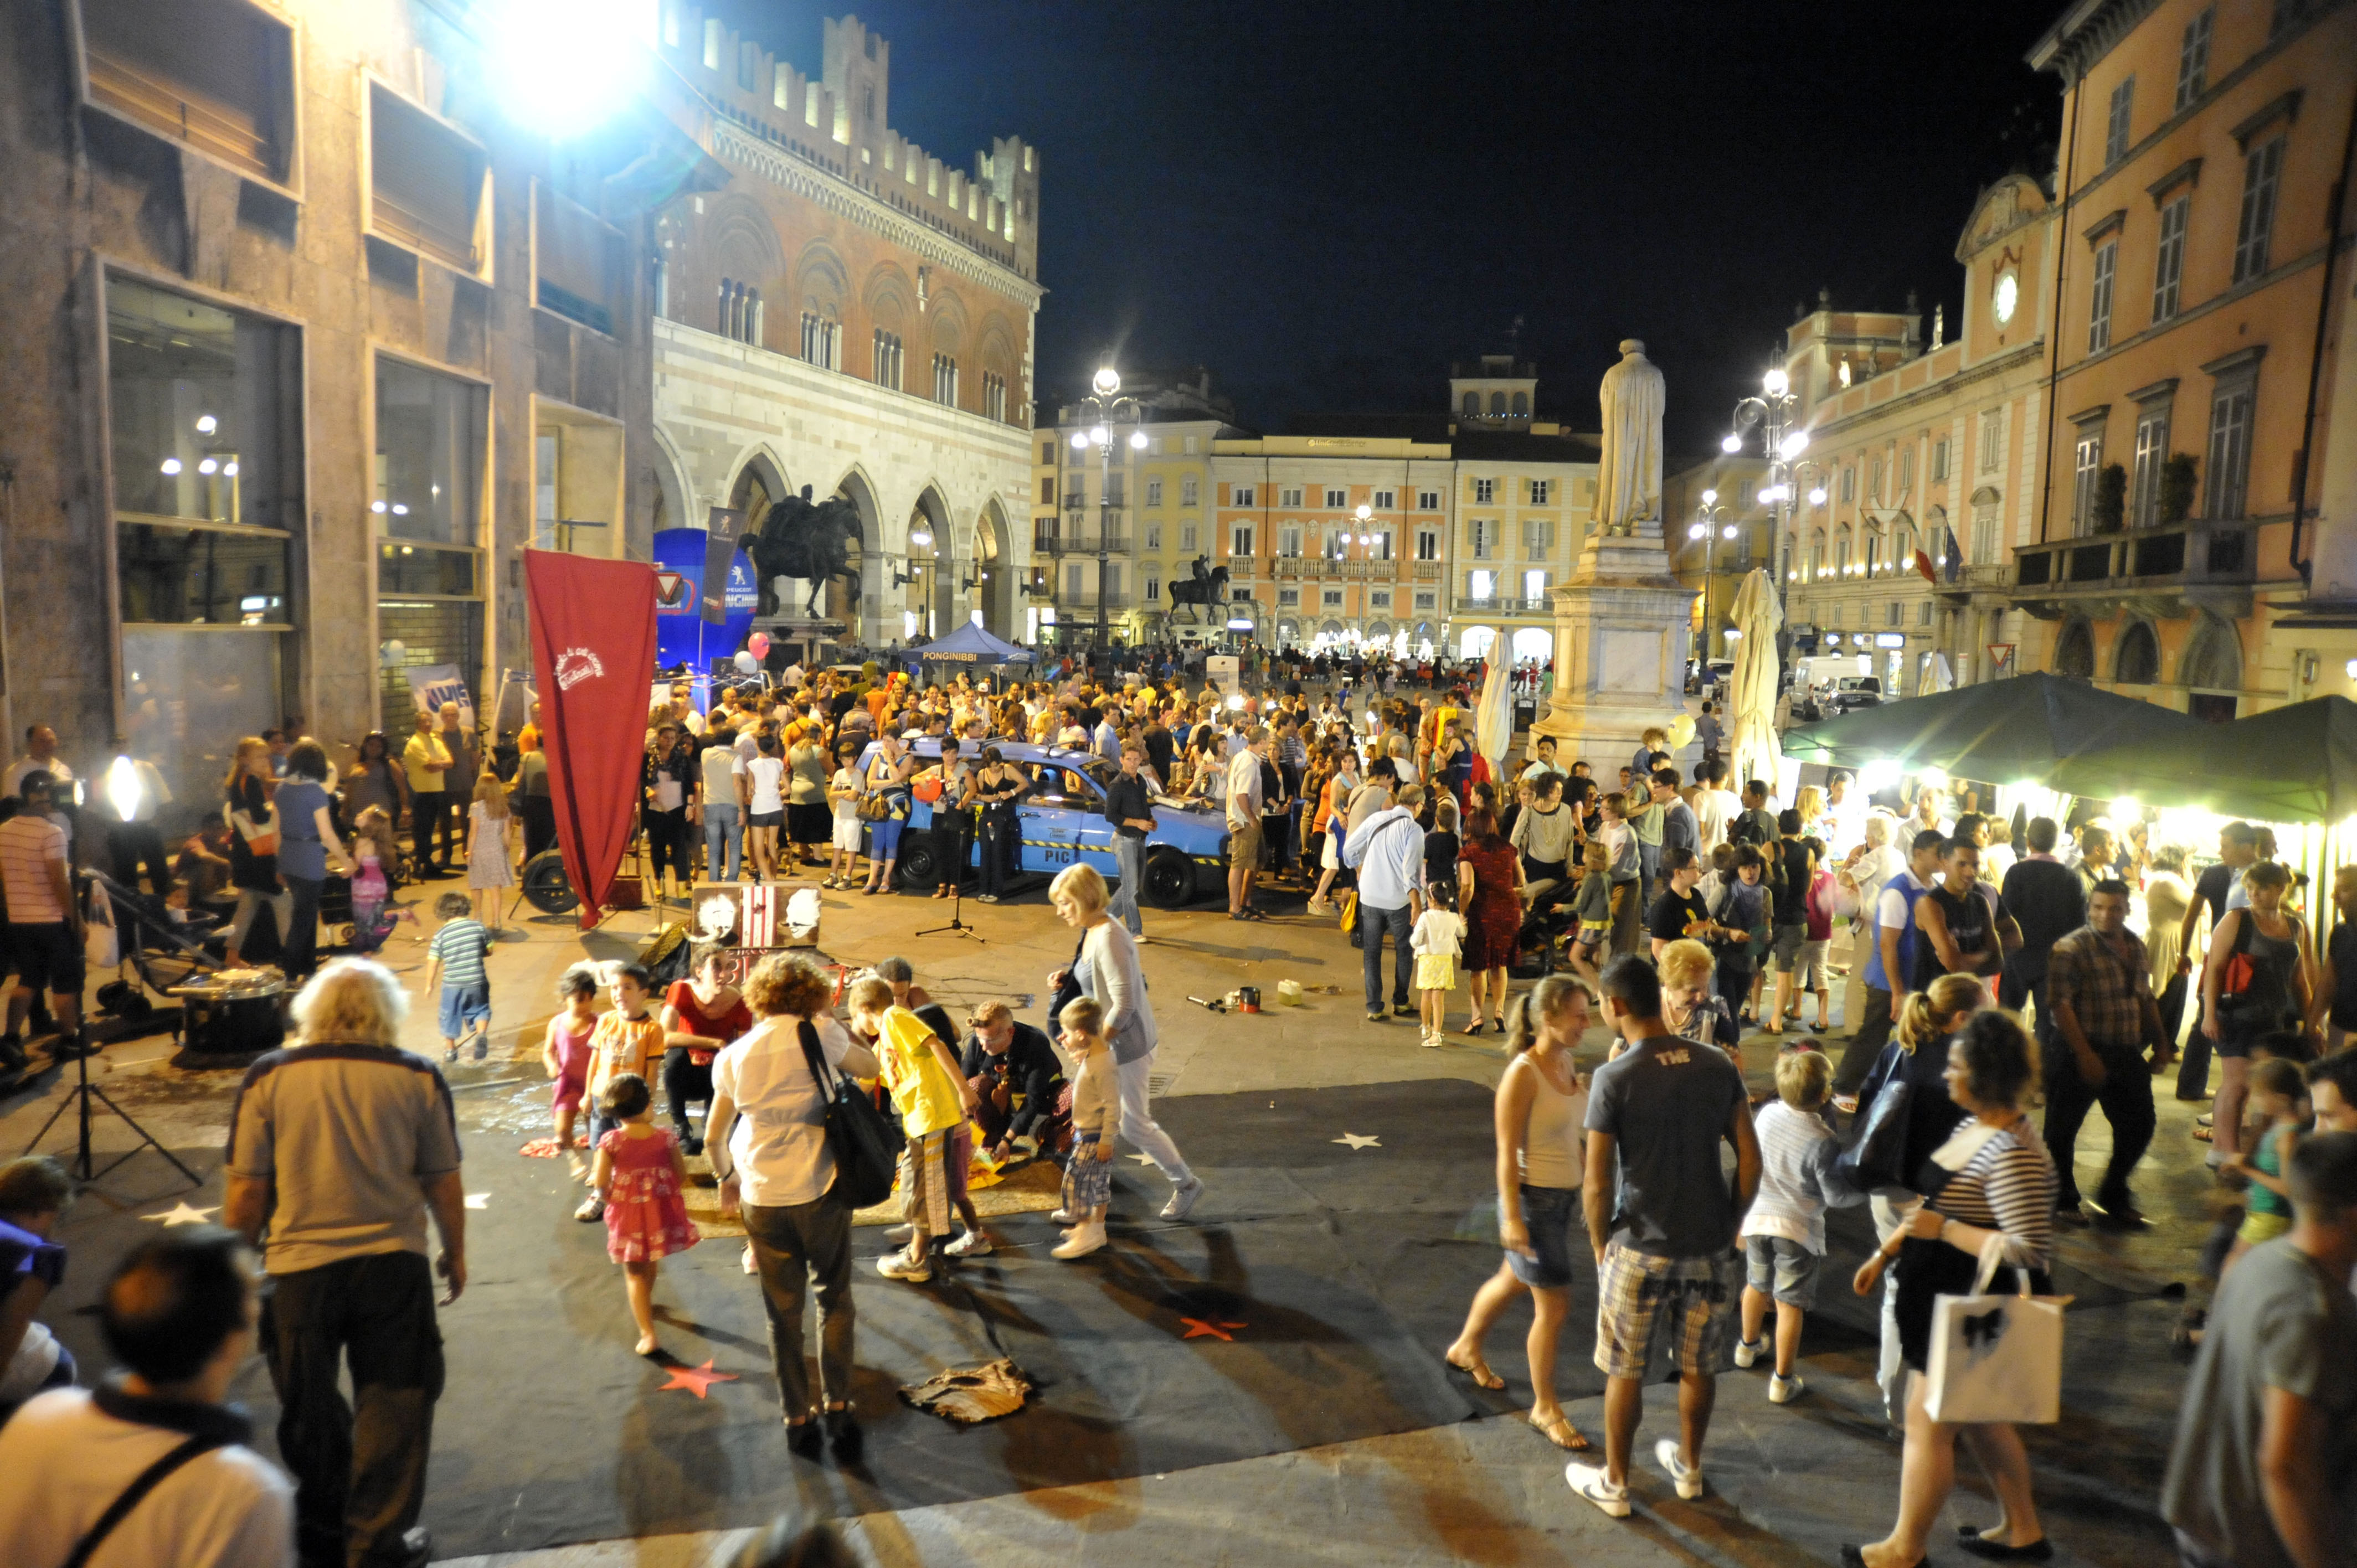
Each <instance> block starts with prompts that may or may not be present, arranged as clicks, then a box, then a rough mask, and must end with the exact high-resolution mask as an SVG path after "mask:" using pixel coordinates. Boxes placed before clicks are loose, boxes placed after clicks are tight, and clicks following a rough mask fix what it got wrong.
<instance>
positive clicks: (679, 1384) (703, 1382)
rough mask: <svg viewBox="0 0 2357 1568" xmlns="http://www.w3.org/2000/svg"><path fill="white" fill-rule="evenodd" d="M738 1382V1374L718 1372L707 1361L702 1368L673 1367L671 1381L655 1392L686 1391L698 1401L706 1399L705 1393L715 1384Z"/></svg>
mask: <svg viewBox="0 0 2357 1568" xmlns="http://www.w3.org/2000/svg"><path fill="white" fill-rule="evenodd" d="M736 1380H737V1374H736V1373H734V1372H716V1371H714V1370H713V1369H712V1363H711V1362H709V1361H706V1362H705V1363H704V1365H702V1366H701V1367H673V1369H671V1381H669V1382H667V1383H665V1384H664V1385H663V1386H662V1388H659V1389H657V1390H656V1391H655V1392H657V1393H659V1394H660V1393H668V1392H670V1391H672V1390H673V1389H686V1390H689V1391H691V1392H693V1393H694V1395H695V1397H696V1398H697V1399H702V1398H704V1397H705V1392H704V1391H705V1390H706V1389H708V1388H710V1387H711V1386H712V1385H713V1384H715V1383H733V1382H735V1381H736Z"/></svg>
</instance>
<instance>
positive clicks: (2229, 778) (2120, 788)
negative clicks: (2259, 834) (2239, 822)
mask: <svg viewBox="0 0 2357 1568" xmlns="http://www.w3.org/2000/svg"><path fill="white" fill-rule="evenodd" d="M2194 728H2195V729H2196V730H2197V731H2198V732H2200V733H2198V734H2195V735H2192V736H2171V735H2156V736H2145V737H2141V738H2136V739H2121V740H2117V741H2111V742H2106V743H2105V744H2104V745H2102V746H2098V747H2095V748H2093V749H2091V750H2085V751H2081V752H2079V753H2077V754H2076V755H2074V756H2072V757H2070V758H2069V759H2068V760H2067V761H2066V762H2064V764H2063V765H2062V766H2061V768H2059V769H2057V771H2056V774H2055V779H2054V783H2055V787H2056V788H2057V789H2067V790H2070V791H2071V792H2072V793H2073V794H2080V795H2094V796H2101V797H2113V796H2119V795H2133V796H2135V797H2136V799H2137V800H2143V801H2146V802H2147V803H2149V804H2152V805H2160V806H2187V807H2200V808H2203V809H2205V810H2208V811H2215V812H2217V813H2219V814H2220V815H2221V816H2229V817H2250V818H2255V819H2256V820H2258V821H2260V822H2326V823H2339V822H2345V821H2347V820H2348V819H2349V818H2350V817H2352V816H2357V703H2352V702H2351V701H2350V700H2349V699H2348V698H2346V697H2318V698H2316V699H2314V700H2313V701H2311V702H2306V703H2292V704H2291V705H2290V706H2289V707H2283V708H2272V709H2269V710H2268V711H2267V712H2266V713H2264V714H2254V715H2252V716H2251V717H2249V718H2246V719H2237V720H2235V721H2234V722H2233V724H2231V725H2198V724H2197V725H2194Z"/></svg>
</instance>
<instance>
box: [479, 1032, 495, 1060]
mask: <svg viewBox="0 0 2357 1568" xmlns="http://www.w3.org/2000/svg"><path fill="white" fill-rule="evenodd" d="M490 1054H491V1032H490V1030H489V1029H486V1030H484V1031H483V1032H482V1033H481V1034H479V1035H477V1036H475V1059H476V1060H477V1061H481V1060H482V1059H483V1058H485V1057H488V1056H490Z"/></svg>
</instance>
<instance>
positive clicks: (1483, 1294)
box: [1447, 974, 1590, 1450]
mask: <svg viewBox="0 0 2357 1568" xmlns="http://www.w3.org/2000/svg"><path fill="white" fill-rule="evenodd" d="M1589 1021H1590V1020H1589V1004H1588V992H1587V986H1586V985H1585V984H1583V983H1581V982H1579V981H1578V980H1576V979H1574V978H1573V977H1572V976H1570V975H1567V974H1556V975H1550V976H1549V977H1548V978H1546V979H1544V980H1543V981H1541V982H1539V983H1538V984H1537V985H1536V986H1535V987H1534V988H1533V990H1532V991H1531V992H1530V993H1529V994H1528V995H1527V996H1524V997H1522V998H1520V999H1519V1000H1517V1002H1516V1003H1515V1004H1514V1011H1513V1015H1512V1020H1511V1022H1510V1023H1509V1025H1508V1030H1507V1036H1506V1045H1507V1049H1508V1052H1509V1054H1510V1056H1511V1058H1512V1059H1511V1060H1510V1061H1508V1062H1507V1064H1506V1072H1505V1076H1504V1077H1503V1078H1501V1079H1499V1080H1498V1100H1497V1127H1498V1238H1499V1240H1501V1242H1503V1243H1504V1245H1505V1249H1506V1258H1505V1262H1503V1263H1501V1265H1500V1266H1499V1269H1498V1272H1497V1273H1495V1274H1494V1275H1492V1276H1491V1278H1490V1279H1488V1280H1487V1281H1485V1282H1483V1283H1482V1286H1481V1288H1480V1290H1479V1291H1478V1292H1476V1293H1475V1294H1474V1296H1473V1305H1472V1307H1471V1309H1470V1310H1469V1311H1468V1312H1467V1313H1466V1315H1465V1326H1464V1328H1463V1329H1462V1330H1460V1331H1459V1332H1458V1336H1457V1342H1456V1343H1455V1344H1453V1345H1451V1346H1450V1347H1449V1348H1448V1355H1447V1360H1448V1364H1449V1365H1450V1366H1451V1367H1454V1368H1456V1369H1458V1371H1460V1372H1463V1373H1465V1374H1466V1375H1467V1376H1469V1377H1470V1378H1471V1379H1472V1380H1474V1382H1475V1383H1477V1384H1479V1385H1480V1387H1482V1388H1485V1389H1501V1388H1504V1387H1505V1386H1506V1382H1505V1380H1504V1379H1503V1378H1501V1377H1499V1376H1498V1375H1497V1374H1496V1373H1495V1372H1493V1371H1491V1369H1490V1364H1489V1363H1488V1362H1487V1361H1485V1360H1483V1359H1481V1341H1482V1340H1483V1338H1484V1337H1487V1336H1488V1334H1489V1332H1490V1326H1491V1324H1493V1323H1495V1322H1496V1321H1497V1319H1498V1315H1499V1314H1500V1313H1501V1312H1503V1311H1505V1309H1506V1307H1507V1305H1508V1304H1510V1303H1511V1302H1512V1300H1513V1299H1514V1298H1515V1297H1516V1296H1518V1295H1520V1294H1523V1292H1524V1291H1528V1292H1529V1293H1530V1295H1531V1304H1532V1308H1533V1316H1532V1319H1531V1332H1530V1338H1529V1341H1528V1344H1527V1347H1526V1348H1527V1351H1528V1354H1529V1357H1530V1367H1531V1384H1532V1388H1531V1413H1530V1423H1531V1424H1532V1425H1533V1426H1534V1427H1536V1428H1537V1429H1538V1430H1539V1431H1540V1432H1541V1433H1542V1434H1544V1435H1545V1437H1546V1439H1547V1441H1549V1442H1551V1443H1553V1444H1555V1446H1556V1447H1558V1448H1569V1449H1575V1450H1577V1449H1582V1448H1586V1447H1587V1439H1586V1438H1585V1437H1582V1436H1581V1435H1580V1434H1579V1432H1578V1430H1577V1428H1575V1427H1574V1426H1573V1425H1572V1424H1571V1423H1570V1422H1569V1421H1568V1420H1567V1419H1566V1418H1565V1416H1564V1413H1563V1406H1562V1405H1561V1404H1559V1403H1557V1402H1556V1401H1555V1341H1556V1339H1557V1337H1559V1336H1560V1335H1561V1333H1562V1329H1563V1323H1564V1319H1565V1318H1566V1316H1569V1314H1570V1310H1571V1279H1572V1274H1571V1269H1572V1258H1573V1256H1574V1251H1575V1250H1574V1245H1573V1238H1574V1237H1575V1236H1576V1235H1578V1234H1580V1233H1581V1232H1582V1231H1583V1230H1584V1227H1585V1223H1586V1222H1585V1220H1584V1219H1583V1218H1582V1216H1581V1214H1580V1208H1579V1188H1580V1182H1581V1176H1582V1171H1583V1167H1584V1165H1585V1164H1586V1160H1587V1137H1586V1135H1585V1133H1583V1132H1582V1125H1583V1123H1584V1122H1586V1121H1587V1079H1586V1078H1585V1076H1584V1075H1581V1074H1579V1073H1577V1072H1576V1071H1575V1070H1574V1069H1573V1066H1572V1052H1573V1050H1574V1049H1575V1048H1576V1047H1577V1046H1578V1044H1579V1037H1580V1036H1581V1035H1583V1034H1585V1033H1586V1032H1587V1027H1588V1024H1589Z"/></svg>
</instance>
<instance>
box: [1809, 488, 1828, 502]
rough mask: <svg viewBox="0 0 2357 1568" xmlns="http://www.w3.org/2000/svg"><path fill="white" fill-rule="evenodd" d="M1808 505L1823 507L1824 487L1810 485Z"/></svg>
mask: <svg viewBox="0 0 2357 1568" xmlns="http://www.w3.org/2000/svg"><path fill="white" fill-rule="evenodd" d="M1809 504H1810V505H1811V506H1823V505H1824V504H1825V488H1824V486H1823V485H1812V486H1810V487H1809Z"/></svg>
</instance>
